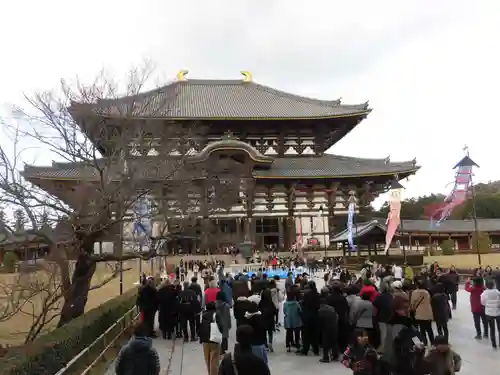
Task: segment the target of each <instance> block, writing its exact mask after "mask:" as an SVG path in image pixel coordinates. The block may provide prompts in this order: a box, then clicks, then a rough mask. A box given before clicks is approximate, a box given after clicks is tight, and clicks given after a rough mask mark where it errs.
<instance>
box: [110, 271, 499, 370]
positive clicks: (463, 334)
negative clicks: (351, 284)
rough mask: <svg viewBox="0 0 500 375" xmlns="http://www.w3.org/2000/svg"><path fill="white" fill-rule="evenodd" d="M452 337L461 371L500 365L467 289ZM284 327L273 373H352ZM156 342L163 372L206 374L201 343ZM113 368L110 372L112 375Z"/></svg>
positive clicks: (271, 361)
mask: <svg viewBox="0 0 500 375" xmlns="http://www.w3.org/2000/svg"><path fill="white" fill-rule="evenodd" d="M317 283H318V287H319V288H321V287H322V281H320V280H318V281H317ZM449 328H450V341H451V343H452V344H453V348H454V349H455V350H456V351H457V352H458V353H459V354H460V355H461V356H462V359H463V366H462V371H461V372H460V374H462V375H474V374H476V373H477V371H480V372H481V373H487V374H492V373H495V372H496V371H495V370H494V368H495V367H500V351H495V350H493V349H492V348H491V345H490V342H489V341H488V340H484V339H483V340H481V341H476V340H474V338H473V337H474V336H475V330H474V326H473V322H472V315H471V313H470V309H469V300H468V294H467V292H465V291H463V290H461V291H460V292H459V295H458V308H457V310H455V311H454V314H453V319H452V321H451V322H450V327H449ZM231 334H232V335H231V337H230V340H229V348H232V347H233V346H234V343H235V340H234V334H235V329H234V328H233V329H232V330H231ZM284 341H285V333H284V330H281V332H277V333H276V336H275V339H274V349H275V352H274V353H270V354H269V364H270V368H271V373H272V374H273V375H278V374H279V375H281V374H283V375H285V374H286V375H303V374H304V373H306V374H307V373H309V374H315V375H327V374H328V375H329V374H331V373H332V370H333V371H335V373H336V374H339V375H344V374H345V375H348V374H349V375H350V374H352V372H351V371H350V370H348V369H346V368H344V367H343V366H342V365H341V364H340V363H326V364H324V363H319V362H318V360H319V357H315V356H312V355H311V354H310V355H309V356H307V357H303V356H297V355H295V354H294V353H286V351H285V346H284ZM154 346H155V348H156V349H157V350H158V353H159V354H160V358H161V367H162V371H161V375H167V374H168V375H193V374H197V375H198V374H200V375H202V374H206V367H205V363H204V360H203V351H202V348H201V345H200V344H199V343H191V342H190V343H186V344H182V341H181V340H178V341H177V342H176V344H175V348H174V350H173V353H172V341H167V340H162V339H155V340H154ZM112 374H114V372H113V371H112V369H110V370H109V371H108V372H107V373H106V375H112Z"/></svg>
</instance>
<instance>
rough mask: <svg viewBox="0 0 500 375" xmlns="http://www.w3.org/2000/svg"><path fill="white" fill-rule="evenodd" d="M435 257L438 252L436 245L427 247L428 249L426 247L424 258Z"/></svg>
mask: <svg viewBox="0 0 500 375" xmlns="http://www.w3.org/2000/svg"><path fill="white" fill-rule="evenodd" d="M435 255H439V252H438V249H437V247H436V245H434V244H432V245H429V247H427V248H426V249H425V250H424V256H426V257H428V256H435Z"/></svg>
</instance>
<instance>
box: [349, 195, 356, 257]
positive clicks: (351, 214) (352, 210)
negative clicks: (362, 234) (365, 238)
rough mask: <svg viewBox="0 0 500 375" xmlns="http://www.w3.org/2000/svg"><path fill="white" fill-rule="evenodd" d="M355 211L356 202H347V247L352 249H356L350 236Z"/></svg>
mask: <svg viewBox="0 0 500 375" xmlns="http://www.w3.org/2000/svg"><path fill="white" fill-rule="evenodd" d="M355 211H356V203H354V202H351V203H349V206H348V211H347V242H348V243H349V247H350V248H351V250H353V251H356V250H357V248H356V245H354V240H353V238H352V226H353V223H354V214H355ZM356 234H357V233H356Z"/></svg>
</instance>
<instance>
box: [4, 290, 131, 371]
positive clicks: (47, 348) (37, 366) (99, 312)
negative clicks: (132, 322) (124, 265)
mask: <svg viewBox="0 0 500 375" xmlns="http://www.w3.org/2000/svg"><path fill="white" fill-rule="evenodd" d="M136 295H137V290H136V289H132V290H130V291H128V292H126V293H125V294H123V295H121V296H118V297H116V298H113V299H111V300H109V301H107V302H105V303H103V304H102V305H101V306H99V307H96V308H95V309H92V310H90V311H88V312H87V313H86V314H84V315H83V316H81V317H78V318H76V319H75V320H73V321H71V322H69V323H68V324H66V325H65V326H63V327H61V328H57V329H55V330H53V331H51V332H49V333H47V334H45V335H43V336H40V337H39V338H38V339H36V340H35V341H34V342H33V343H31V344H29V345H28V346H23V347H18V348H14V349H11V350H9V351H8V352H7V354H6V355H5V356H4V357H2V358H0V368H1V369H2V374H3V375H24V374H37V375H52V374H55V373H56V372H57V371H59V370H60V369H61V368H63V367H64V366H65V365H66V364H67V363H68V362H69V361H70V360H71V359H72V358H74V357H75V356H76V355H77V354H78V353H80V352H81V351H82V350H83V349H85V348H86V347H88V346H89V345H90V344H91V343H92V342H93V341H94V340H95V339H96V338H97V337H99V336H100V335H101V334H102V333H104V332H105V331H106V330H107V329H108V328H109V327H111V326H112V325H113V323H115V322H116V321H117V320H118V319H119V318H120V317H122V316H123V315H124V314H125V313H126V312H127V311H128V310H130V309H131V308H132V307H133V306H134V305H135V301H136Z"/></svg>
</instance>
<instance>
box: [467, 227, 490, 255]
mask: <svg viewBox="0 0 500 375" xmlns="http://www.w3.org/2000/svg"><path fill="white" fill-rule="evenodd" d="M476 237H477V240H476ZM471 242H472V250H474V251H475V252H477V251H478V245H479V253H483V254H485V253H489V252H490V250H491V239H490V236H488V235H487V234H486V233H483V232H478V233H477V236H476V232H474V233H472V237H471Z"/></svg>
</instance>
